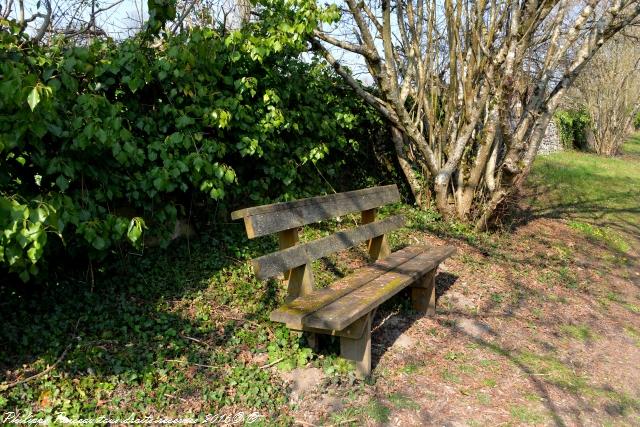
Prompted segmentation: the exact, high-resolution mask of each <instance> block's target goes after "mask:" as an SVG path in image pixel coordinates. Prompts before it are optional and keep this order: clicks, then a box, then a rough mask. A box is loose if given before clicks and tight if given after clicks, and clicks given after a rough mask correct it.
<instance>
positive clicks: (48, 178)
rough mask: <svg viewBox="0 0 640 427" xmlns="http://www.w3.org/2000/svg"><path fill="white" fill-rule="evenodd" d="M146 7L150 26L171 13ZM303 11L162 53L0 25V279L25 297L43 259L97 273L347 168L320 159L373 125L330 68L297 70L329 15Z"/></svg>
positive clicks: (190, 36)
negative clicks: (213, 210) (15, 282)
mask: <svg viewBox="0 0 640 427" xmlns="http://www.w3.org/2000/svg"><path fill="white" fill-rule="evenodd" d="M149 3H150V9H152V11H153V13H152V14H153V15H154V16H153V17H152V18H153V19H151V20H150V24H149V25H150V26H153V25H156V24H157V23H161V22H164V21H166V20H167V19H170V17H171V16H172V14H173V13H175V5H173V3H172V2H171V1H164V0H163V1H151V0H150V2H149ZM152 3H153V4H152ZM151 6H153V8H151ZM300 7H301V8H302V9H301V10H302V11H303V13H301V14H295V15H291V16H289V17H287V18H286V19H283V18H282V17H280V20H279V21H278V24H277V25H275V24H274V22H275V21H274V19H275V17H272V18H271V20H270V19H269V17H268V16H266V18H265V22H264V23H263V24H260V25H258V24H255V25H249V26H247V27H246V28H244V29H243V30H240V31H236V32H232V33H230V34H225V33H224V32H223V31H216V30H215V29H209V28H196V29H192V30H190V31H188V32H184V33H181V34H179V35H176V36H172V35H167V34H163V35H162V44H161V46H159V47H158V46H153V47H152V46H150V45H149V43H148V41H147V37H148V33H144V34H142V35H141V36H140V37H138V38H134V39H129V40H126V41H124V42H122V43H121V44H116V43H114V42H113V41H99V40H98V41H95V42H94V43H92V44H90V45H89V46H70V45H68V44H66V42H65V41H64V40H57V41H54V42H53V44H52V45H51V46H50V47H39V46H35V45H32V44H31V43H30V42H29V40H28V39H26V36H18V35H16V34H17V32H18V29H17V28H16V27H15V25H14V24H12V23H11V22H8V21H0V75H2V80H0V163H1V164H2V167H1V168H0V210H1V211H2V213H3V215H2V218H1V219H0V232H2V234H0V268H1V267H3V266H4V268H8V269H9V270H10V271H12V272H15V273H17V274H19V275H20V277H21V278H22V279H23V280H25V281H26V280H28V279H29V278H30V277H31V276H32V275H36V274H37V273H38V272H39V270H41V267H42V266H43V265H44V264H43V260H44V259H46V257H47V256H48V255H47V254H48V253H54V252H58V253H62V252H65V253H66V254H68V255H71V256H72V257H76V256H82V257H88V258H89V259H93V260H101V259H102V258H104V257H105V256H107V255H109V254H110V253H113V252H120V253H122V252H124V251H125V250H126V245H127V244H129V245H133V246H140V245H142V243H143V241H144V235H143V234H147V233H148V234H149V235H150V236H156V237H160V238H164V237H167V236H168V235H169V234H170V233H171V231H172V230H173V224H174V222H175V220H176V218H177V217H180V216H185V215H186V214H187V213H188V212H189V211H190V210H191V209H192V207H193V206H194V205H197V206H200V207H202V208H205V209H206V208H207V207H208V204H209V203H210V202H211V201H213V202H217V203H222V204H224V205H227V206H229V205H234V204H235V203H236V202H235V201H236V200H239V201H241V203H243V204H247V203H251V204H258V203H262V202H266V201H271V200H274V199H277V198H281V199H291V198H294V197H297V196H301V195H307V194H318V193H320V192H322V190H324V189H325V187H326V180H328V179H329V180H330V179H332V178H334V177H336V176H337V174H339V173H340V169H341V167H342V165H343V164H344V162H345V156H336V155H333V156H329V154H330V153H332V151H340V152H345V151H352V152H355V151H356V150H357V148H358V144H357V140H361V139H362V138H363V137H364V138H366V137H367V132H368V131H367V129H370V128H372V127H374V126H376V125H377V124H378V123H379V121H378V122H376V121H375V120H377V119H375V118H374V116H373V115H372V114H359V113H360V112H361V111H363V110H364V107H363V105H362V103H361V102H360V101H358V100H354V99H353V98H351V97H348V96H345V93H346V92H347V89H346V88H345V86H344V85H343V84H342V83H341V81H340V80H339V79H337V78H335V77H334V76H333V74H332V73H331V72H330V70H329V69H328V68H327V67H326V66H324V65H321V64H320V63H318V62H311V63H308V62H303V61H301V60H298V59H297V56H298V54H299V53H300V51H301V49H302V48H303V47H304V37H305V35H306V34H307V33H308V32H309V31H311V30H312V28H313V26H314V25H315V22H316V19H332V18H331V17H332V15H334V14H335V10H333V9H335V8H331V7H330V8H329V9H328V11H323V10H319V9H317V8H315V6H314V7H311V6H309V5H306V6H305V3H304V2H302V3H301V5H300ZM172 8H173V9H172ZM154 22H155V23H154ZM312 24H313V25H312ZM157 30H158V28H149V31H151V32H153V31H156V32H157ZM320 170H322V174H320V172H319V171H320ZM145 230H146V232H145V233H143V231H145ZM52 236H56V237H55V238H52ZM123 245H125V246H123Z"/></svg>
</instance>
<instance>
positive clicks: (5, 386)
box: [0, 319, 80, 391]
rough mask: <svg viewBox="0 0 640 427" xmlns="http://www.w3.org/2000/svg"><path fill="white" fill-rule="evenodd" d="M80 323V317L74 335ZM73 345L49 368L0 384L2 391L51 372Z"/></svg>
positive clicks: (74, 328)
mask: <svg viewBox="0 0 640 427" xmlns="http://www.w3.org/2000/svg"><path fill="white" fill-rule="evenodd" d="M79 324H80V319H78V320H76V326H74V327H73V335H74V336H75V335H76V332H77V331H78V325H79ZM71 345H72V344H69V345H67V347H66V348H65V349H64V351H63V352H62V354H61V355H60V357H58V358H57V359H56V361H55V362H53V365H51V366H48V367H47V369H45V370H44V371H42V372H38V373H37V374H34V375H31V376H30V377H27V378H25V379H23V380H19V381H15V382H12V383H9V384H6V383H5V384H0V391H5V390H8V389H10V388H13V387H15V386H17V385H20V384H24V383H26V382H28V381H31V380H34V379H36V378H38V377H41V376H43V375H45V374H47V373H49V372H51V370H52V369H54V368H55V367H56V366H58V365H59V364H60V362H62V361H63V360H64V357H65V356H66V355H67V352H68V351H69V349H70V348H71Z"/></svg>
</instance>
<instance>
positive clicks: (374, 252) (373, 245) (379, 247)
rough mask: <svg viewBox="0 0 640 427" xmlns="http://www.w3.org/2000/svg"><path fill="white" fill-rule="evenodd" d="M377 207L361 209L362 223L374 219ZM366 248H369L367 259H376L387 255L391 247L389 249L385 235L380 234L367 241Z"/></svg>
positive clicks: (367, 222)
mask: <svg viewBox="0 0 640 427" xmlns="http://www.w3.org/2000/svg"><path fill="white" fill-rule="evenodd" d="M376 211H377V209H375V208H374V209H369V210H366V211H362V214H361V215H362V223H363V224H369V223H371V222H374V221H375V220H376V213H377V212H376ZM367 249H368V250H369V260H371V261H376V260H378V259H380V258H384V257H387V256H389V254H390V253H391V249H389V243H388V242H387V236H386V235H384V234H383V235H382V236H378V237H374V238H373V239H371V240H369V241H368V242H367Z"/></svg>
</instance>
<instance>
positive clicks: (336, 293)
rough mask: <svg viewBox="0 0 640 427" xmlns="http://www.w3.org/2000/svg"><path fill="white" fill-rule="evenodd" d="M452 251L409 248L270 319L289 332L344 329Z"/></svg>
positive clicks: (282, 309) (301, 299)
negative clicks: (284, 325) (290, 330)
mask: <svg viewBox="0 0 640 427" xmlns="http://www.w3.org/2000/svg"><path fill="white" fill-rule="evenodd" d="M454 251H455V249H454V248H453V247H451V246H441V247H435V248H430V247H427V246H408V247H406V248H404V249H401V250H399V251H397V252H394V253H392V254H391V255H389V256H387V257H385V258H383V259H380V260H378V261H377V262H375V263H373V264H371V265H368V266H366V267H363V268H360V269H358V270H356V271H355V272H354V273H353V274H351V275H349V276H347V277H344V278H342V279H340V280H338V281H336V282H334V283H333V284H332V285H330V286H328V287H326V288H323V289H318V290H314V291H313V292H311V293H310V294H307V295H304V296H300V297H298V298H296V299H294V300H293V301H291V302H289V303H287V304H285V305H283V306H282V307H280V308H278V309H277V310H275V311H273V312H272V313H271V316H270V318H271V320H272V321H274V322H281V323H285V324H286V325H287V326H288V327H289V328H291V329H297V330H314V329H317V330H325V331H333V332H334V334H336V332H338V331H341V330H344V329H345V328H347V327H348V326H349V325H351V324H352V323H353V322H355V321H356V320H358V319H360V318H361V317H362V316H364V315H365V314H367V313H369V312H371V311H372V310H373V309H375V308H376V307H378V306H379V305H380V304H382V303H383V302H385V301H387V300H388V299H389V298H391V297H392V296H394V295H395V294H397V293H398V292H400V291H401V290H403V289H404V288H406V287H408V286H410V285H412V284H415V283H417V281H418V279H419V278H420V277H422V276H424V275H425V274H426V273H428V272H430V271H432V270H434V269H435V268H436V267H437V266H438V264H439V263H440V262H442V261H443V260H444V259H446V258H448V257H449V256H450V255H451V254H452V253H453V252H454Z"/></svg>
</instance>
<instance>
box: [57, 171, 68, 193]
mask: <svg viewBox="0 0 640 427" xmlns="http://www.w3.org/2000/svg"><path fill="white" fill-rule="evenodd" d="M56 185H57V186H58V187H59V188H60V190H61V191H66V190H67V188H69V181H67V178H65V177H64V176H62V175H60V176H58V178H56Z"/></svg>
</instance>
